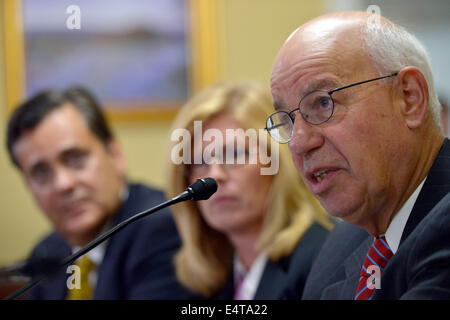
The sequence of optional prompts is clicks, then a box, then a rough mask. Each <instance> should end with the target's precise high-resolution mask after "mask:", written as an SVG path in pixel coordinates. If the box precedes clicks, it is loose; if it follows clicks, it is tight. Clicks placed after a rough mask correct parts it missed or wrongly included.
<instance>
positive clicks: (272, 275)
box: [254, 257, 289, 300]
mask: <svg viewBox="0 0 450 320" xmlns="http://www.w3.org/2000/svg"><path fill="white" fill-rule="evenodd" d="M288 265H289V257H286V258H284V259H281V260H280V261H278V262H273V261H270V260H267V264H266V266H265V268H264V272H263V274H262V276H261V281H260V282H259V285H258V288H257V289H256V293H255V297H254V299H255V300H258V299H269V300H271V299H278V298H279V296H280V295H281V292H280V290H281V289H282V288H285V287H286V286H285V285H284V283H285V281H286V277H287V267H288Z"/></svg>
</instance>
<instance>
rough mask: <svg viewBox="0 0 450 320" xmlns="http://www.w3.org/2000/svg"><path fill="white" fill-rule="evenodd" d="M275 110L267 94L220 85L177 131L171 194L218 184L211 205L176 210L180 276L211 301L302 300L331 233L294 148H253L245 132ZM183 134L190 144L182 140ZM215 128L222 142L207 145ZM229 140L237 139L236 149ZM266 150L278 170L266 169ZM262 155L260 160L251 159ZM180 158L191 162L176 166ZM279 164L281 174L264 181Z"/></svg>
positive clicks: (191, 106) (186, 114)
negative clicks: (198, 183)
mask: <svg viewBox="0 0 450 320" xmlns="http://www.w3.org/2000/svg"><path fill="white" fill-rule="evenodd" d="M272 112H273V107H272V100H271V97H270V94H269V93H268V92H267V91H266V90H264V89H262V88H261V87H260V86H258V85H254V84H246V85H236V84H231V83H221V84H217V85H215V86H212V87H210V88H207V89H205V90H203V91H201V92H200V93H198V94H197V95H196V96H194V97H193V98H192V99H191V100H190V101H188V102H187V104H186V105H185V106H184V107H183V108H182V109H181V110H180V112H179V113H178V115H177V117H176V119H175V121H174V123H173V126H172V131H171V132H172V137H171V138H172V139H171V140H175V141H172V143H173V144H172V148H171V152H170V158H171V159H170V160H169V161H168V163H169V167H168V172H167V173H168V179H167V181H168V184H167V186H166V192H167V196H168V197H173V196H175V195H177V194H179V193H181V192H183V191H184V190H185V189H186V187H187V186H188V185H189V184H191V183H192V182H194V181H195V180H196V179H198V178H202V177H212V178H214V179H215V180H216V181H217V184H218V191H217V192H216V193H215V194H214V195H213V196H212V197H211V198H210V199H209V200H206V201H199V202H185V203H180V204H178V205H176V206H174V207H173V212H174V216H175V221H176V224H177V228H178V230H179V233H180V235H181V238H182V246H181V248H180V249H179V251H178V253H177V255H176V257H175V267H176V274H177V277H178V279H179V281H180V282H181V283H182V284H183V285H184V286H185V287H187V288H188V289H190V290H191V291H193V292H195V293H198V294H200V295H201V296H203V297H204V298H213V299H232V298H234V299H243V300H247V299H299V298H300V297H301V294H302V290H303V286H304V284H305V281H306V277H307V275H308V273H309V269H310V267H311V264H312V261H313V259H314V257H315V255H316V254H317V253H318V251H319V249H320V247H321V245H322V243H323V241H324V240H325V238H326V236H327V234H328V229H330V228H331V226H332V224H331V223H330V221H329V220H328V218H327V215H326V213H325V212H324V210H323V209H322V207H321V206H320V204H319V203H318V202H317V201H316V200H315V199H314V198H313V197H312V195H311V194H310V193H309V192H308V191H307V190H306V188H305V187H304V185H303V183H302V181H301V178H300V177H299V176H298V174H297V171H296V169H295V167H294V165H293V163H292V159H291V157H290V154H289V150H288V149H287V148H286V146H278V145H277V144H276V143H274V144H273V145H272V143H271V140H270V137H269V136H268V134H267V133H266V132H263V135H254V136H253V137H257V144H256V148H254V146H253V147H252V145H251V142H252V141H251V140H252V136H251V135H250V134H249V135H246V133H248V132H250V131H249V129H250V130H253V131H254V132H256V131H257V130H259V129H260V128H262V127H263V126H264V123H265V120H266V118H267V116H268V115H269V114H270V113H272ZM196 121H201V122H196ZM200 124H201V129H202V132H201V134H200V135H199V134H198V133H199V132H198V131H199V130H198V127H199V125H200ZM180 129H181V130H182V132H188V133H189V137H190V138H189V139H187V138H186V135H185V136H184V138H185V139H181V138H180V137H179V138H178V139H174V134H173V133H174V132H180V131H179V130H180ZM177 130H178V131H177ZM208 130H210V131H209V133H213V134H209V135H208V138H206V136H207V135H206V134H205V133H206V132H208ZM230 130H232V131H230ZM245 130H247V131H246V133H244V131H245ZM230 132H233V133H234V135H233V136H232V137H233V138H232V140H231V141H228V140H230V139H228V137H229V136H230ZM259 132H260V131H259ZM218 134H222V137H225V136H226V138H223V139H222V138H220V139H219V138H218V136H217V135H218ZM212 136H215V138H214V139H212V138H211V137H212ZM241 138H243V139H244V140H242V139H241ZM239 139H241V141H245V142H244V143H243V144H242V143H241V144H240V143H239V141H238V140H239ZM180 140H181V141H180ZM212 144H214V145H215V146H217V144H219V148H215V149H214V148H211V145H212ZM278 147H279V149H278ZM229 148H231V149H232V152H229V151H228V150H229ZM275 148H277V149H275ZM212 149H214V152H213V153H214V154H213V157H212V159H213V161H209V162H208V161H206V160H205V154H206V151H211V150H212ZM264 150H266V152H267V154H266V156H267V157H268V158H270V160H271V163H270V164H268V163H267V162H264V161H261V159H262V158H261V155H262V153H263V151H264ZM255 151H256V152H255ZM219 153H221V154H219ZM225 154H226V155H227V158H226V160H227V161H225V160H224V158H225V157H224V155H225ZM255 154H256V155H258V156H259V157H256V158H257V161H256V162H251V161H249V159H251V158H252V155H255ZM174 155H176V156H179V157H183V159H185V160H186V159H188V160H187V161H185V162H184V163H182V164H176V163H177V161H174V160H175V159H174ZM267 157H266V158H267ZM194 159H196V160H197V161H193V160H194ZM198 159H200V162H198ZM218 159H222V160H223V161H222V162H221V161H219V160H218ZM230 159H231V160H233V161H232V162H231V163H230ZM239 160H241V161H239ZM242 160H245V161H242ZM275 160H278V163H276V166H277V167H276V168H275V169H276V170H275V171H276V173H275V172H273V173H275V174H270V175H267V174H262V172H264V169H266V172H267V169H269V166H271V165H274V162H273V161H275ZM186 162H187V163H186ZM272 167H274V166H272Z"/></svg>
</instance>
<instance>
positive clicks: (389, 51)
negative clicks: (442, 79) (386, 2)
mask: <svg viewBox="0 0 450 320" xmlns="http://www.w3.org/2000/svg"><path fill="white" fill-rule="evenodd" d="M362 34H363V41H364V44H365V50H366V53H367V54H368V56H369V57H370V58H371V60H372V62H373V63H374V64H375V67H376V68H377V69H378V71H379V72H380V76H381V75H383V74H386V73H392V72H397V71H399V70H401V69H402V68H404V67H407V66H415V67H417V68H419V69H420V71H422V73H423V75H424V77H425V80H426V81H427V84H428V93H429V103H428V106H429V112H430V114H431V117H432V119H433V121H434V122H435V123H436V124H437V125H438V126H439V127H441V128H442V126H441V120H440V113H441V104H440V103H439V99H438V95H437V92H436V89H435V87H434V81H433V74H432V71H431V64H430V59H429V57H428V54H427V51H426V49H425V47H424V46H423V45H422V44H421V43H420V41H419V40H418V39H417V38H416V37H415V36H414V35H412V34H411V33H409V32H408V31H406V30H405V29H404V28H402V27H400V26H398V25H394V24H393V23H392V24H391V23H386V22H384V21H382V20H381V21H377V22H371V20H370V19H369V20H368V21H367V23H365V24H364V27H363V30H362Z"/></svg>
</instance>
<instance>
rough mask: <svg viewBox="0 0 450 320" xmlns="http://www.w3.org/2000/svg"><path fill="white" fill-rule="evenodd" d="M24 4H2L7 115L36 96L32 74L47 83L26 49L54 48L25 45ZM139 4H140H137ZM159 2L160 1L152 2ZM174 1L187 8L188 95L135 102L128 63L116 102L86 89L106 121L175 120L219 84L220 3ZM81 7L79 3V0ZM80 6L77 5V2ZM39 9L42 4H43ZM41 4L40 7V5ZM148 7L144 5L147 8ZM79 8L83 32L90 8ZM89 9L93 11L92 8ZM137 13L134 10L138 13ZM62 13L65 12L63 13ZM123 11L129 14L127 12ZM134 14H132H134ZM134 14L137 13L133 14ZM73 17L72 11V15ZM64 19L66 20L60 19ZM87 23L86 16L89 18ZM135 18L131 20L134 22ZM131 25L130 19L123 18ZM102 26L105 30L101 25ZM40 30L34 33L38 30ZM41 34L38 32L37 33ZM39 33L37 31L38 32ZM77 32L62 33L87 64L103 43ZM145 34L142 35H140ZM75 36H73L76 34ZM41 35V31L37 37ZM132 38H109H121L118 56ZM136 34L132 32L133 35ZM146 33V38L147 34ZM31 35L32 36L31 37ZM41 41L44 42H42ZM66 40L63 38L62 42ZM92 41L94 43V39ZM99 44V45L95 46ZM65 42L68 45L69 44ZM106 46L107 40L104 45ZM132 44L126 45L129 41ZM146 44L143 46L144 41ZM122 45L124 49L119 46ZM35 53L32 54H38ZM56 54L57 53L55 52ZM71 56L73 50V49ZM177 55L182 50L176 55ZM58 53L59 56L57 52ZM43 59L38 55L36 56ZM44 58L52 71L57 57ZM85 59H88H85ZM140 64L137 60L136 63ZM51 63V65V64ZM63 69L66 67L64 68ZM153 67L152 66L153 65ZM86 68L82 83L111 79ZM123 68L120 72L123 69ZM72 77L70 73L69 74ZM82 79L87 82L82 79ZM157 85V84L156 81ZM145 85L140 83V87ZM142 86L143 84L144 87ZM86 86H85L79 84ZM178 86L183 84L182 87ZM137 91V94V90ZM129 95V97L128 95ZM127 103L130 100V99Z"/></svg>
mask: <svg viewBox="0 0 450 320" xmlns="http://www.w3.org/2000/svg"><path fill="white" fill-rule="evenodd" d="M25 1H28V0H12V1H3V2H1V4H0V6H2V8H1V9H2V12H3V17H2V22H3V24H4V26H3V30H4V31H5V32H4V46H3V48H4V57H5V73H6V74H5V79H6V81H5V82H6V109H7V112H8V113H9V112H11V111H12V110H13V109H14V108H15V107H16V106H17V105H18V104H19V103H20V102H21V101H23V100H24V99H25V98H26V97H28V96H29V95H30V94H32V93H33V92H30V90H29V89H30V88H29V87H31V85H30V77H31V75H32V73H31V72H34V73H33V74H34V76H35V78H36V77H40V78H38V80H39V81H35V82H38V83H39V84H40V82H44V81H41V78H44V76H43V75H44V74H45V72H44V71H45V67H42V65H45V63H43V64H41V63H38V64H37V65H39V68H36V69H35V70H31V67H30V61H29V60H27V59H30V53H29V51H28V52H27V49H28V50H30V47H32V48H36V47H37V46H39V45H40V44H42V43H43V42H46V44H47V45H49V46H51V45H52V43H51V39H48V38H49V37H47V38H39V37H37V39H35V40H34V41H35V42H34V46H33V45H32V44H30V43H27V41H30V39H29V38H27V35H28V34H27V31H26V28H27V21H25V18H26V14H24V5H27V3H24V2H25ZM136 1H138V0H136ZM154 1H157V0H154ZM174 1H178V2H182V3H183V4H184V8H185V10H186V20H187V22H186V23H185V26H186V30H185V41H186V48H185V59H186V60H185V61H186V66H185V71H184V73H183V74H184V76H185V80H184V81H185V82H184V83H185V86H186V87H185V92H184V93H183V94H178V95H175V98H173V97H171V96H170V94H168V95H167V97H165V96H163V95H159V96H157V95H158V94H160V92H161V91H163V90H162V89H161V88H156V89H155V90H154V93H153V94H154V97H157V98H154V97H153V98H152V96H151V95H149V96H148V97H146V96H145V94H146V92H145V90H144V93H143V94H141V96H140V97H139V98H137V99H135V98H134V97H135V95H137V96H139V95H138V94H137V93H138V91H133V90H134V89H136V88H133V87H132V86H133V84H135V83H133V81H134V80H133V76H134V74H133V70H128V69H127V68H128V64H127V63H124V67H123V69H122V70H118V72H117V73H118V74H120V75H123V74H124V73H127V72H128V74H129V76H128V78H127V77H124V79H122V80H121V79H120V78H119V79H118V80H117V81H116V85H117V86H119V89H118V90H116V89H114V87H112V88H113V90H112V91H110V94H111V96H112V98H108V95H107V93H108V92H107V91H105V92H104V93H103V95H100V96H99V95H98V91H99V90H98V88H96V87H95V86H92V87H88V89H91V90H92V91H93V92H94V94H96V95H97V97H99V98H100V101H101V104H102V105H103V106H104V107H105V108H106V114H107V116H108V118H110V119H111V120H113V121H149V120H150V121H151V120H161V119H162V120H164V119H172V118H173V117H174V116H175V114H176V113H177V111H178V108H179V107H180V106H181V105H182V104H183V103H184V102H185V100H187V98H188V97H189V96H190V95H192V94H193V93H195V92H197V91H198V90H200V89H202V88H204V87H206V86H208V85H210V84H212V83H214V82H215V81H217V79H218V63H217V60H218V49H217V48H218V39H217V28H218V25H217V21H218V19H217V2H216V1H210V0H174ZM79 2H80V1H79ZM79 2H78V3H79ZM120 3H126V4H128V5H133V3H132V2H131V3H130V2H120ZM143 3H148V2H147V1H145V2H142V1H141V2H140V4H141V5H142V4H143ZM40 4H41V2H40ZM41 5H42V4H41ZM144 5H145V4H144ZM80 8H81V10H80V11H81V30H82V28H83V19H84V18H85V17H86V16H88V15H87V14H86V11H88V10H85V9H86V8H83V6H81V7H80ZM88 9H89V8H88ZM135 9H136V8H135ZM60 11H61V10H60ZM124 11H125V10H124ZM131 11H133V10H131ZM134 11H136V10H134ZM72 12H73V11H72ZM61 17H62V19H64V20H61ZM58 18H59V19H60V20H61V21H62V22H67V23H69V20H68V18H70V12H69V10H67V13H66V12H61V14H60V13H58ZM86 18H88V17H86ZM130 19H131V18H130ZM125 20H126V21H127V19H125ZM61 21H59V23H61ZM65 27H67V26H62V28H65ZM100 27H101V26H100ZM35 29H36V28H35ZM38 29H39V28H38ZM43 29H45V26H44V27H43ZM117 30H119V32H117V33H120V31H122V30H121V29H120V27H118V28H116V31H117ZM38 31H39V30H38ZM77 31H78V30H64V36H65V37H66V38H68V39H67V41H69V42H70V40H71V37H72V35H73V37H74V38H76V40H77V41H78V43H81V44H82V45H83V46H84V47H83V48H84V50H83V51H80V52H82V53H83V54H85V53H86V52H87V53H86V56H87V57H88V58H86V57H82V58H80V61H81V62H84V61H86V60H88V59H89V53H90V54H92V53H95V52H96V50H98V46H97V47H95V46H96V45H97V44H98V42H99V41H98V39H99V38H95V35H94V36H93V35H92V34H89V32H85V33H82V32H78V34H77ZM140 31H141V32H140ZM72 32H73V33H72ZM134 32H135V34H134V38H139V37H140V38H142V37H144V38H145V36H150V37H154V38H157V39H160V40H161V39H162V37H161V36H158V35H157V36H155V35H153V34H152V33H151V32H149V30H146V31H145V32H142V30H137V31H136V30H134ZM36 33H38V32H36ZM129 34H130V33H128V34H127V36H128V38H127V37H122V39H119V38H120V36H116V35H112V36H111V35H109V36H111V37H112V38H115V39H119V44H118V48H119V50H118V51H121V50H120V48H125V49H127V47H129ZM131 34H132V35H133V33H131ZM143 34H144V35H143ZM28 36H29V35H28ZM59 37H60V38H59V39H60V42H61V35H59ZM83 37H86V38H87V39H88V40H86V41H84V42H83ZM89 38H93V40H94V41H91V42H89ZM104 38H105V37H104V36H103V38H102V39H101V40H103V41H105V39H104ZM39 40H40V41H39ZM63 40H64V39H63ZM91 40H92V39H91ZM96 40H97V41H96ZM120 40H124V42H123V44H121V43H120ZM67 41H66V42H67ZM106 41H108V39H107V40H106ZM127 41H128V42H127ZM144 43H145V41H144ZM91 44H93V45H92V47H89V46H90V45H91ZM42 46H43V47H45V43H44V45H42ZM121 46H122V47H121ZM142 47H143V49H144V50H147V49H148V46H147V47H146V46H145V45H144V46H142ZM58 48H59V47H56V49H58ZM179 48H180V46H179V45H178V49H179ZM36 51H37V50H34V51H33V53H35V52H36ZM56 51H57V50H56ZM69 51H70V48H69ZM178 51H179V50H178ZM58 52H59V51H58ZM167 52H169V53H168V54H167V55H169V54H170V52H174V50H172V51H170V50H169V51H167ZM164 54H165V53H164V51H161V52H160V55H164ZM130 55H132V54H127V52H126V50H125V51H124V55H123V56H124V57H121V58H122V61H125V62H128V60H127V59H128V56H130ZM37 56H38V58H39V55H37ZM42 56H43V57H44V58H46V59H47V62H46V63H47V65H49V66H50V67H51V66H52V63H55V64H56V62H54V60H55V57H54V58H52V57H50V58H49V57H48V54H47V55H46V53H45V52H44V53H43V54H42ZM136 56H138V57H142V56H144V55H141V56H139V54H137V55H136ZM116 57H119V58H120V54H116ZM56 58H58V59H59V58H60V56H59V55H58V56H56ZM83 59H84V60H83ZM76 60H77V59H76V58H75V59H73V58H72V59H70V60H68V61H70V63H66V64H65V65H67V66H68V69H70V68H69V67H70V65H72V64H75V61H76ZM110 60H112V61H117V60H114V59H111V58H110ZM129 60H130V61H131V60H133V59H132V58H130V59H129ZM135 60H136V59H135ZM48 61H50V63H49V62H48ZM133 62H134V67H135V68H136V65H137V66H138V69H139V65H140V62H139V61H134V60H133ZM155 63H156V65H157V66H158V65H163V64H164V63H165V60H164V59H163V60H160V61H156V62H153V65H155ZM63 65H64V64H63ZM142 65H143V67H142V68H143V69H144V71H143V72H140V74H141V75H142V76H146V72H147V71H145V70H147V68H146V67H145V63H143V64H142ZM150 66H151V64H150ZM60 69H64V68H60ZM79 69H80V68H79V67H78V68H73V70H79ZM85 69H87V72H86V73H85V74H84V75H82V76H81V77H82V78H83V77H84V78H88V77H92V74H94V75H96V76H97V77H98V78H100V80H102V79H103V81H104V79H107V80H109V78H108V75H104V76H103V78H102V77H101V75H99V74H100V73H101V72H96V73H95V72H92V71H91V70H89V68H85ZM111 69H118V68H116V65H114V64H113V65H111V66H106V67H105V69H104V70H105V71H108V72H109V71H110V70H111ZM119 69H120V68H119ZM138 69H134V70H135V71H136V70H137V71H139V70H138ZM167 69H170V66H169V67H167ZM161 70H164V68H159V72H161ZM148 73H149V74H150V73H152V68H150V67H149V68H148ZM69 74H70V72H69ZM84 78H83V79H84ZM57 79H58V81H59V82H64V81H60V80H59V78H57ZM121 81H123V86H124V88H125V86H126V89H127V90H121V89H120V86H121V85H122V84H121ZM136 83H138V82H136ZM155 83H157V82H155ZM140 84H141V83H140ZM140 84H139V85H140ZM81 85H83V83H82V84H81ZM170 85H171V82H170V81H166V83H165V88H166V89H167V90H166V91H167V92H169V93H170V92H171V91H170V90H171V88H170ZM178 86H179V83H178ZM136 87H138V85H136ZM136 90H137V89H136ZM118 91H120V93H121V94H122V95H123V96H122V97H120V98H117V97H116V98H114V94H115V93H116V92H118ZM127 94H128V95H127ZM127 99H128V100H127Z"/></svg>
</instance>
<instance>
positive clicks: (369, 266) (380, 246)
mask: <svg viewBox="0 0 450 320" xmlns="http://www.w3.org/2000/svg"><path fill="white" fill-rule="evenodd" d="M393 255H394V254H393V253H392V250H391V248H389V245H388V244H387V242H386V238H385V237H384V236H382V237H378V238H376V239H375V241H374V242H373V244H372V247H371V248H370V250H369V252H368V253H367V256H366V259H365V260H364V264H363V266H362V269H361V274H360V278H359V284H358V288H357V289H356V294H355V300H370V299H372V295H373V293H374V292H375V289H376V288H379V284H380V279H381V273H382V272H383V270H384V268H385V267H386V265H387V264H388V262H389V259H391V258H392V256H393Z"/></svg>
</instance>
